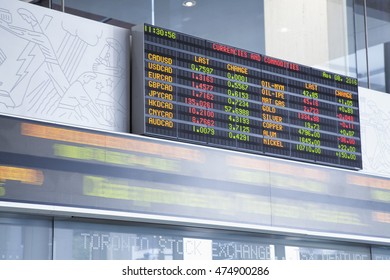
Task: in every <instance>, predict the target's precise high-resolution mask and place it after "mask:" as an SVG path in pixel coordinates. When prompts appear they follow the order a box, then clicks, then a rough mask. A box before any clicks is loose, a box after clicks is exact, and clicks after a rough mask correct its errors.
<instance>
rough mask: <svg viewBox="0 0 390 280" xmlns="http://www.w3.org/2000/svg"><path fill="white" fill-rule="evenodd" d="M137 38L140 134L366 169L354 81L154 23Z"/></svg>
mask: <svg viewBox="0 0 390 280" xmlns="http://www.w3.org/2000/svg"><path fill="white" fill-rule="evenodd" d="M133 40H134V41H135V43H134V49H135V51H134V53H135V55H133V62H134V61H135V64H136V67H133V69H135V70H133V71H142V73H141V74H140V73H137V74H135V76H134V74H133V78H134V77H136V79H133V83H135V85H133V95H136V97H134V100H133V118H132V119H133V122H134V123H133V132H135V133H140V134H145V135H150V136H157V137H163V138H168V139H175V140H180V141H186V142H191V143H197V144H203V145H207V146H213V147H220V148H228V149H233V150H237V151H244V152H251V153H256V154H264V155H271V156H278V157H283V158H289V159H296V160H299V161H306V162H313V163H320V164H325V165H331V166H337V167H343V168H348V169H361V168H362V158H361V143H360V125H359V105H358V86H357V79H355V78H351V77H347V76H342V75H338V74H334V73H330V72H327V71H322V70H318V69H314V68H311V67H308V66H304V65H300V64H296V63H292V62H289V61H285V60H281V59H277V58H273V57H269V56H266V55H262V54H258V53H254V52H250V51H247V50H243V49H239V48H235V47H231V46H227V45H224V44H220V43H216V42H212V41H208V40H204V39H200V38H196V37H193V36H189V35H186V34H182V33H179V32H175V31H171V30H167V29H164V28H160V27H156V26H152V25H147V24H145V25H144V26H142V27H136V28H135V29H134V35H133ZM140 41H141V43H139V42H140ZM142 115H143V118H142Z"/></svg>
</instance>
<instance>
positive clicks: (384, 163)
mask: <svg viewBox="0 0 390 280" xmlns="http://www.w3.org/2000/svg"><path fill="white" fill-rule="evenodd" d="M359 95H360V96H359V104H360V123H361V133H362V155H363V171H364V172H366V173H370V174H374V175H379V176H385V177H390V106H389V105H390V95H389V94H386V93H382V92H378V91H374V90H369V89H365V88H359Z"/></svg>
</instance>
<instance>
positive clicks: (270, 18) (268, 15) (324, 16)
mask: <svg viewBox="0 0 390 280" xmlns="http://www.w3.org/2000/svg"><path fill="white" fill-rule="evenodd" d="M264 18H265V23H264V25H265V49H266V53H267V54H268V55H271V56H274V57H278V58H282V59H286V60H290V61H294V62H297V63H301V64H304V65H309V66H313V67H317V68H321V69H325V70H329V71H332V72H336V73H340V74H343V75H348V76H353V77H356V60H355V41H354V30H353V25H352V26H350V25H351V23H352V22H353V8H352V1H350V0H321V1H308V0H294V1H290V0H280V1H273V0H264Z"/></svg>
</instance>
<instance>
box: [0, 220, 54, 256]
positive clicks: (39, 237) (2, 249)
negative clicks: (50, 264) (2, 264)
mask: <svg viewBox="0 0 390 280" xmlns="http://www.w3.org/2000/svg"><path fill="white" fill-rule="evenodd" d="M51 241H52V230H51V221H50V220H47V219H41V218H39V219H38V218H32V217H24V216H20V215H8V214H4V213H0V260H35V259H37V260H47V259H51V258H52V256H51V253H52V244H51Z"/></svg>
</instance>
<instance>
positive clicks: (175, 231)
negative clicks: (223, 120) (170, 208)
mask: <svg viewBox="0 0 390 280" xmlns="http://www.w3.org/2000/svg"><path fill="white" fill-rule="evenodd" d="M0 236H1V237H2V238H1V241H0V259H1V260H15V259H17V260H18V259H29V260H32V259H40V260H46V259H57V260H368V259H371V258H373V259H389V258H390V254H389V252H390V250H389V248H387V247H372V248H371V247H370V246H368V245H362V244H355V243H348V242H347V243H345V242H343V243H341V242H330V241H325V240H317V239H307V238H305V239H300V238H299V237H287V236H275V235H266V234H256V233H246V232H239V231H228V230H213V229H208V230H204V229H200V228H191V227H183V226H167V225H156V224H154V225H148V224H140V223H132V222H118V221H117V222H114V221H103V220H91V219H89V220H84V219H80V218H54V217H52V218H47V217H40V216H28V215H8V214H4V213H2V214H0ZM371 251H372V256H371Z"/></svg>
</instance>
